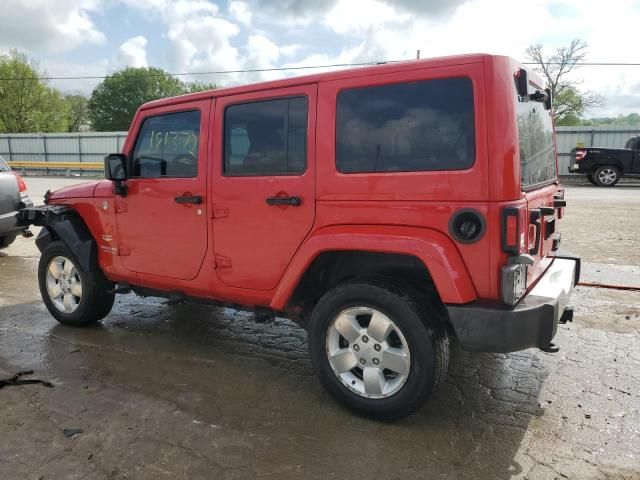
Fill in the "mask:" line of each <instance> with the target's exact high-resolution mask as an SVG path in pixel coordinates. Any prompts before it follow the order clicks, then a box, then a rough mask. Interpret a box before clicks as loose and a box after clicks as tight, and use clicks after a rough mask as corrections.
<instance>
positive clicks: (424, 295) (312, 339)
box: [23, 55, 580, 418]
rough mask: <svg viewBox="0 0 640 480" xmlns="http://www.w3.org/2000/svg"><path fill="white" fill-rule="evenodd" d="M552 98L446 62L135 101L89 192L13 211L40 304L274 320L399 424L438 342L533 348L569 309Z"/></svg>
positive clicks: (361, 405) (521, 78)
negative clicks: (126, 298) (283, 321)
mask: <svg viewBox="0 0 640 480" xmlns="http://www.w3.org/2000/svg"><path fill="white" fill-rule="evenodd" d="M549 97H550V95H549V93H548V91H545V90H544V89H543V88H542V82H541V81H540V79H539V78H538V77H537V76H536V75H535V74H533V73H531V72H528V71H527V70H526V69H525V68H524V67H523V66H521V65H520V64H518V63H517V62H516V61H514V60H512V59H509V58H506V57H499V56H490V55H463V56H455V57H447V58H436V59H430V60H421V61H411V62H403V63H393V64H386V65H380V66H375V67H370V68H358V69H353V70H347V71H341V72H332V73H324V74H318V75H311V76H306V77H299V78H293V79H286V80H279V81H273V82H267V83H262V84H258V85H247V86H242V87H234V88H223V89H218V90H212V91H208V92H202V93H194V94H190V95H185V96H181V97H177V98H169V99H164V100H158V101H154V102H150V103H147V104H145V105H143V106H142V107H140V109H139V111H138V112H137V114H136V116H135V118H134V120H133V123H132V125H131V129H130V132H129V136H128V138H127V141H126V143H125V145H124V148H123V153H122V154H114V155H109V156H108V157H107V158H106V159H105V174H106V177H107V180H103V181H96V182H91V183H86V184H82V185H78V186H73V187H68V188H63V189H61V190H58V191H56V192H54V193H52V194H50V195H48V198H47V201H46V205H45V206H43V207H38V208H33V209H25V210H24V212H23V223H25V224H29V223H35V224H36V225H41V226H43V227H44V228H43V229H42V231H41V232H40V235H39V236H38V238H37V240H36V242H37V245H38V247H39V248H40V250H41V251H42V257H41V260H40V267H39V272H38V278H39V283H40V290H41V292H42V298H43V300H44V303H45V304H46V306H47V308H48V309H49V311H50V312H51V314H52V315H53V316H54V317H55V318H56V319H58V320H59V321H60V322H62V323H64V324H67V325H74V326H81V325H87V324H90V323H94V322H96V321H98V320H100V319H101V318H103V317H104V316H106V315H107V314H108V313H109V311H110V310H111V307H112V305H113V301H114V296H115V294H116V293H119V292H126V291H130V290H133V291H134V292H136V293H138V294H140V295H152V296H161V297H169V298H172V299H175V300H183V299H184V300H188V299H195V298H197V299H206V300H208V301H210V302H211V303H212V304H217V305H231V306H235V307H237V308H250V309H255V310H256V312H257V313H258V314H259V315H260V316H263V317H264V316H269V315H282V316H286V317H289V318H292V319H294V320H295V321H297V322H298V323H299V324H300V325H302V326H303V327H304V328H306V329H307V330H308V332H309V350H310V355H311V360H312V363H313V366H314V368H315V371H316V373H317V375H318V377H319V378H320V381H321V382H322V383H323V385H324V387H325V388H326V389H327V390H328V391H329V392H330V393H331V394H332V395H333V396H334V397H336V398H337V399H338V400H340V401H341V402H343V403H345V404H346V405H348V406H349V407H351V408H353V409H356V410H358V411H361V412H365V413H367V414H369V415H372V416H375V417H379V418H396V417H400V416H403V415H407V414H409V413H411V412H413V411H414V410H416V409H417V408H418V407H419V406H420V405H421V404H422V403H423V401H424V400H425V399H426V398H427V397H428V395H429V394H430V393H431V392H432V391H433V390H434V388H435V387H436V385H437V384H438V382H439V381H440V380H441V379H442V377H443V375H444V373H445V371H446V369H447V363H448V358H449V337H450V336H455V337H457V339H458V341H459V342H460V344H461V345H462V347H463V348H465V349H468V350H476V351H489V352H511V351H516V350H522V349H526V348H531V347H538V348H542V349H547V350H551V349H552V348H553V347H552V344H551V340H552V339H553V337H554V335H555V333H556V329H557V324H558V322H565V321H567V320H570V319H571V315H572V311H571V309H567V302H568V299H569V295H570V293H571V291H572V289H573V287H574V285H575V284H576V283H577V281H578V277H579V267H580V262H579V259H578V258H577V257H574V256H571V255H568V254H561V253H560V251H559V245H560V233H559V232H558V220H559V219H560V218H561V217H562V215H563V207H565V201H564V192H563V190H562V188H561V187H560V186H559V183H558V179H557V166H556V155H555V145H554V132H553V124H552V118H551V112H550V108H551V99H550V98H549Z"/></svg>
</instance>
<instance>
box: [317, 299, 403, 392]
mask: <svg viewBox="0 0 640 480" xmlns="http://www.w3.org/2000/svg"><path fill="white" fill-rule="evenodd" d="M326 354H327V359H328V360H329V364H330V365H331V368H332V370H333V372H334V374H335V375H336V376H337V377H338V379H339V380H340V381H341V382H342V384H343V385H344V386H345V387H347V388H348V389H349V390H351V391H353V392H355V393H357V394H358V395H360V396H362V397H366V398H374V399H380V398H387V397H390V396H391V395H393V394H395V393H397V392H398V391H399V390H400V389H401V388H402V386H403V385H404V384H405V382H406V381H407V377H408V376H409V370H410V368H411V355H410V352H409V346H408V343H407V341H406V339H405V337H404V335H403V334H402V332H401V331H400V328H398V326H397V325H396V324H395V323H394V322H393V321H392V320H391V319H390V318H389V317H387V316H386V315H385V314H383V313H382V312H380V311H378V310H376V309H374V308H370V307H364V306H362V307H351V308H348V309H346V310H343V311H342V312H340V313H339V314H338V315H337V316H336V318H335V319H334V320H333V321H332V322H331V324H330V326H329V329H328V331H327V338H326Z"/></svg>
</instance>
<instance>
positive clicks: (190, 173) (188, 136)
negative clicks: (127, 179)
mask: <svg viewBox="0 0 640 480" xmlns="http://www.w3.org/2000/svg"><path fill="white" fill-rule="evenodd" d="M199 136H200V111H197V110H195V111H189V112H179V113H168V114H165V115H158V116H155V117H148V118H146V119H145V120H144V122H143V123H142V127H141V128H140V133H139V134H138V138H137V140H136V145H135V147H134V149H133V176H134V177H140V178H161V177H173V178H180V177H182V178H185V177H196V176H198V139H199Z"/></svg>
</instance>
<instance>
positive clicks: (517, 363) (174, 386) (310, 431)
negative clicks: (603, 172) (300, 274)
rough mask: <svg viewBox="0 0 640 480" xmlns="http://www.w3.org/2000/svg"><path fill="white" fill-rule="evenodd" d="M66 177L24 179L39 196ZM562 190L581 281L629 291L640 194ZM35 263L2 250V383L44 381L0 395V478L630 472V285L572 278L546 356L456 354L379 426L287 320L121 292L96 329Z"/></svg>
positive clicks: (636, 363) (635, 277) (639, 262)
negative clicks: (340, 393)
mask: <svg viewBox="0 0 640 480" xmlns="http://www.w3.org/2000/svg"><path fill="white" fill-rule="evenodd" d="M76 181H77V180H71V179H54V180H52V179H35V178H27V182H28V185H29V187H30V191H31V194H32V196H33V197H40V196H41V195H42V194H43V193H44V191H45V190H46V189H47V188H51V187H54V188H55V187H58V186H62V185H63V184H68V183H74V182H76ZM566 196H567V200H568V209H567V215H566V218H565V219H564V221H563V223H562V226H561V229H562V232H563V246H564V247H565V248H567V249H570V250H572V251H574V252H576V253H579V254H580V255H581V256H582V258H583V261H584V262H585V275H586V276H587V277H588V279H589V280H591V281H592V282H593V283H607V284H623V285H626V286H633V285H635V286H640V222H639V220H640V188H638V187H632V186H622V185H621V186H619V187H616V188H613V189H598V188H595V187H585V186H575V187H568V188H567V194H566ZM37 257H38V252H37V249H36V248H35V245H34V244H33V240H27V239H19V240H18V241H17V242H16V244H14V245H13V246H11V247H10V248H9V249H7V250H5V251H4V252H3V253H0V378H5V377H10V376H11V375H13V374H14V373H16V372H17V371H20V370H29V369H31V370H34V375H33V376H34V377H35V378H40V379H43V380H46V381H50V382H51V383H52V384H53V385H54V386H53V388H47V387H45V386H42V385H28V386H20V387H6V388H3V389H0V478H1V479H22V478H29V479H61V478H70V479H76V478H78V479H102V478H115V479H125V478H126V479H129V478H135V479H138V478H142V479H162V478H167V479H196V478H197V479H200V478H203V479H204V478H207V479H209V478H215V479H227V478H228V479H243V478H256V477H257V478H278V479H280V478H317V479H324V478H337V479H340V478H363V479H365V478H367V479H376V478H388V479H393V478H405V479H407V478H429V479H432V478H454V479H509V478H526V479H564V478H570V479H604V478H614V479H638V478H640V412H639V410H640V342H639V340H640V334H639V329H638V325H639V322H640V292H638V291H623V290H617V289H610V288H606V289H605V288H594V287H578V288H577V289H576V292H575V295H574V300H573V304H574V306H575V308H576V310H575V312H576V316H575V319H574V322H573V324H569V325H568V326H560V327H559V332H558V335H557V337H556V343H557V344H558V345H559V346H560V347H561V350H560V352H559V353H556V354H547V353H543V352H541V351H537V350H526V351H523V352H518V353H513V354H508V355H500V354H470V353H467V352H464V351H462V350H460V349H459V348H454V350H453V355H452V360H451V365H450V370H449V374H448V375H447V378H446V380H445V382H444V385H442V386H441V388H440V389H439V390H438V392H437V393H436V394H435V396H434V397H433V398H432V400H431V401H429V402H428V403H427V404H426V405H425V407H424V408H423V409H422V410H420V411H419V412H418V413H417V414H414V415H413V416H411V417H409V418H407V419H404V420H402V421H399V422H396V423H391V424H389V423H380V422H375V421H370V420H367V419H364V418H360V417H358V416H356V415H353V414H352V413H350V412H348V411H346V410H345V409H343V408H342V407H341V406H339V405H338V404H337V403H335V402H334V401H332V400H331V399H330V398H329V397H328V396H327V394H326V393H324V391H323V390H322V389H321V387H320V386H319V384H318V382H317V381H316V379H315V378H314V376H313V374H312V372H311V368H310V364H309V361H308V359H307V345H306V334H305V332H304V331H302V330H301V329H299V328H298V327H296V326H295V325H294V324H292V323H290V322H288V321H286V320H282V319H277V320H276V321H275V322H274V323H270V324H258V323H255V322H253V319H252V315H251V314H249V313H243V312H237V311H233V310H229V309H214V308H208V307H202V306H196V305H189V304H185V305H167V304H166V301H163V300H156V299H141V298H138V297H136V296H134V295H125V296H119V297H118V299H117V301H116V306H115V308H114V310H113V312H112V313H111V315H109V316H108V317H107V318H106V319H105V320H104V321H103V322H102V324H101V325H99V326H97V327H95V328H89V329H73V328H68V327H64V326H61V325H58V324H57V323H56V322H55V321H54V320H53V319H52V318H51V317H50V316H49V315H48V313H47V312H46V310H45V308H44V306H43V305H42V303H41V301H40V297H39V293H38V291H37V281H36V275H35V272H36V268H37V261H38V258H37ZM66 428H77V429H82V433H78V434H76V435H73V436H70V437H66V436H65V435H64V434H63V429H66Z"/></svg>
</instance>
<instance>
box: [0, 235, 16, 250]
mask: <svg viewBox="0 0 640 480" xmlns="http://www.w3.org/2000/svg"><path fill="white" fill-rule="evenodd" d="M15 240H16V236H15V235H7V236H4V237H0V248H7V247H8V246H9V245H11V244H12V243H13V242H14V241H15Z"/></svg>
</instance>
